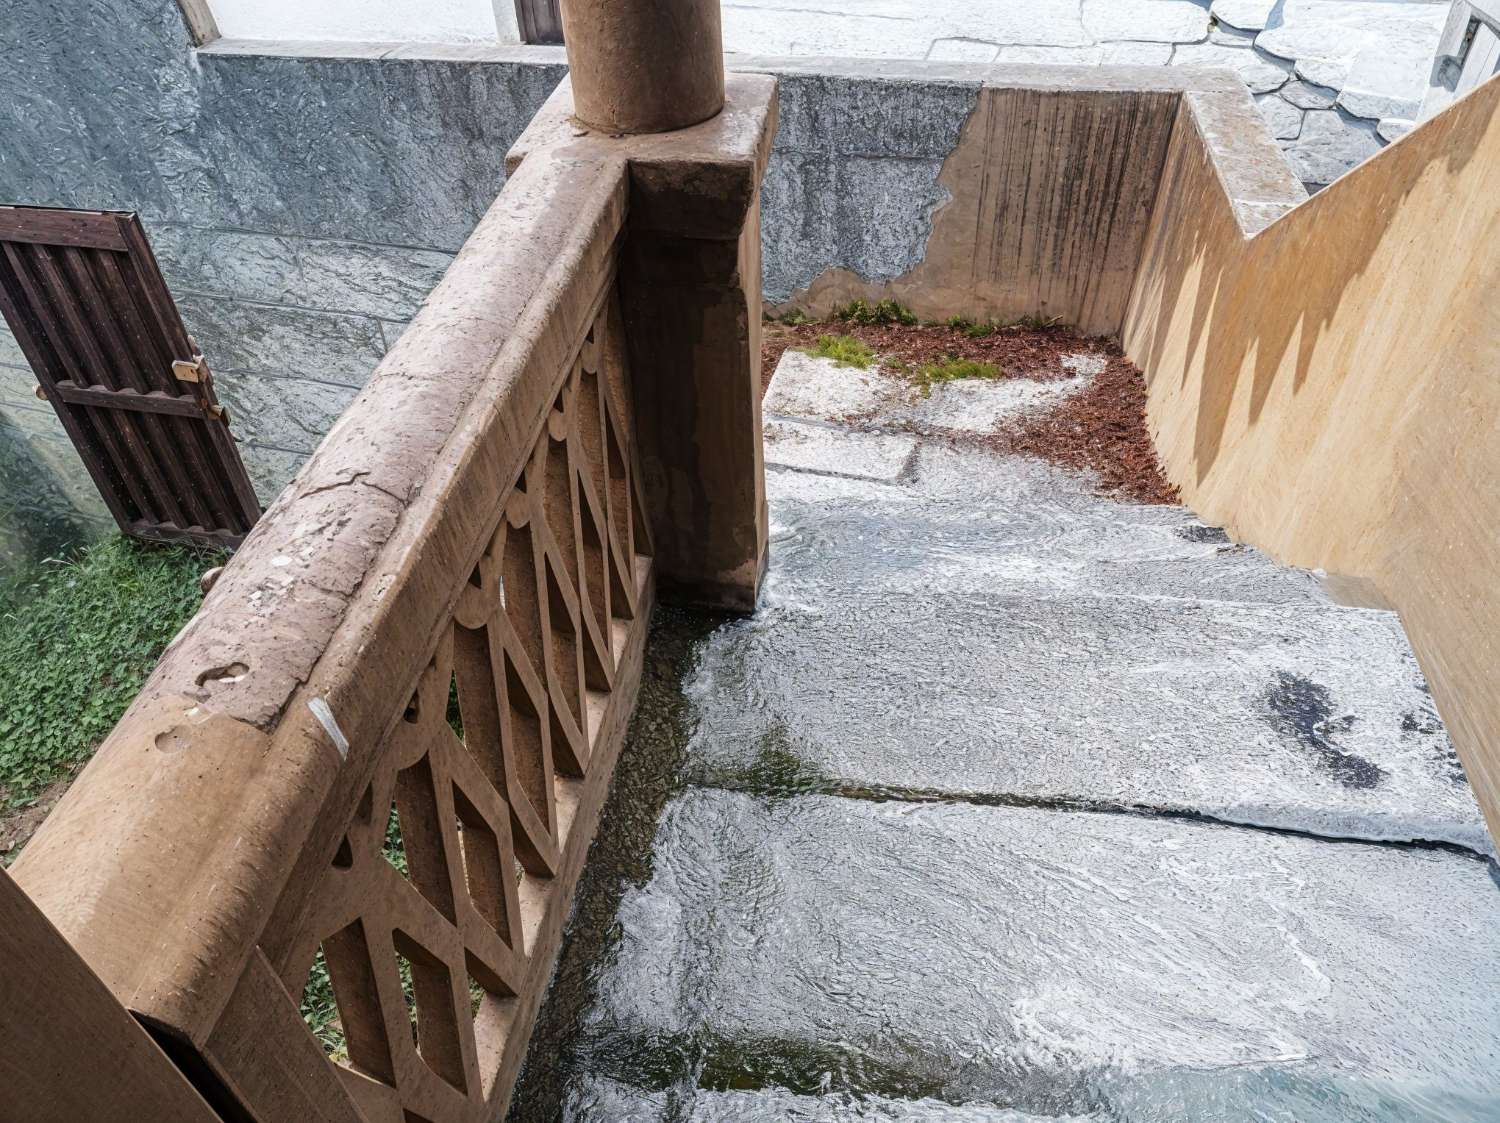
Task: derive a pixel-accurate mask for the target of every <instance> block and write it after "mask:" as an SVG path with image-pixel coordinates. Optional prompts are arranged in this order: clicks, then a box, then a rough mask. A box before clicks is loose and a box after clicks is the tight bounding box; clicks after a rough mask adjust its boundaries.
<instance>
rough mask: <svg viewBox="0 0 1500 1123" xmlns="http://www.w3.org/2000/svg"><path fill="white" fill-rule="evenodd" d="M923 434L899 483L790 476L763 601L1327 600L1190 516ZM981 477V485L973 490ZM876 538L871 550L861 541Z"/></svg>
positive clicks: (1301, 579) (784, 481)
mask: <svg viewBox="0 0 1500 1123" xmlns="http://www.w3.org/2000/svg"><path fill="white" fill-rule="evenodd" d="M941 443H942V442H941V441H939V442H936V443H934V442H928V441H924V442H923V443H922V446H921V448H920V449H919V450H918V453H917V457H916V459H915V461H914V463H913V465H912V470H911V472H910V474H909V477H907V478H905V479H903V481H902V484H903V485H902V486H901V487H891V486H889V485H887V484H884V483H882V484H876V483H873V482H868V481H858V480H841V479H835V478H832V477H827V476H814V475H808V474H797V473H789V472H781V473H778V474H776V475H775V476H774V477H773V479H772V480H771V482H770V484H768V492H769V494H770V497H771V501H772V514H773V516H774V517H775V519H776V520H777V524H776V546H775V548H774V549H773V553H775V554H776V555H777V557H778V558H779V563H778V564H776V565H773V566H772V568H771V573H770V575H769V578H768V585H767V598H768V600H767V603H768V604H769V603H785V604H804V603H808V598H809V597H819V598H835V597H836V598H840V599H842V598H845V597H855V596H857V595H859V594H860V593H861V592H867V593H869V594H870V595H872V596H873V595H879V596H882V597H886V596H890V597H894V596H896V595H898V594H899V593H901V592H902V591H903V590H910V589H911V588H913V577H914V575H917V574H920V575H921V580H920V583H919V584H918V585H917V587H920V588H922V589H924V590H930V591H931V592H933V593H943V594H952V595H965V596H967V595H979V594H983V593H994V594H996V595H1000V594H1005V595H1013V596H1024V597H1041V596H1049V595H1059V596H1089V595H1099V596H1104V595H1116V594H1138V595H1143V596H1148V597H1170V598H1175V599H1179V600H1181V599H1193V598H1208V599H1217V600H1227V601H1234V602H1237V603H1246V604H1272V605H1277V604H1282V605H1285V604H1296V605H1314V606H1326V605H1328V603H1329V602H1328V599H1327V597H1326V596H1325V595H1324V594H1323V592H1322V591H1321V589H1320V588H1319V585H1318V582H1317V581H1316V579H1315V578H1313V577H1312V576H1311V575H1309V574H1306V573H1303V572H1300V571H1297V570H1285V569H1283V568H1281V567H1279V566H1276V565H1275V564H1274V563H1272V562H1271V561H1270V560H1269V559H1267V558H1266V557H1264V556H1263V555H1261V554H1258V553H1256V552H1255V551H1254V550H1249V549H1246V548H1245V547H1242V546H1235V545H1234V544H1232V543H1230V542H1229V541H1228V539H1226V538H1225V537H1224V535H1223V533H1222V532H1221V531H1218V530H1214V529H1213V528H1210V527H1205V526H1203V525H1202V524H1201V523H1200V522H1199V521H1198V520H1197V519H1195V518H1193V517H1192V515H1191V513H1190V512H1187V511H1184V510H1181V509H1180V508H1171V507H1140V506H1134V505H1122V504H1119V503H1116V502H1114V501H1111V500H1106V499H1101V498H1098V497H1096V496H1094V495H1093V494H1091V487H1092V481H1091V479H1090V478H1089V477H1087V476H1079V475H1076V474H1072V473H1067V472H1063V471H1061V470H1060V469H1057V468H1053V467H1051V466H1049V465H1045V464H1042V463H1040V462H1037V461H1031V460H1023V459H1016V458H1009V457H1006V458H1000V457H996V456H995V455H993V454H990V453H986V452H983V451H977V450H973V449H951V450H950V449H944V448H942V447H941ZM979 480H982V481H983V486H982V487H978V486H976V481H979ZM871 542H878V543H879V544H880V548H879V549H878V550H876V551H871V550H869V549H867V548H862V547H860V546H859V545H858V544H859V543H871Z"/></svg>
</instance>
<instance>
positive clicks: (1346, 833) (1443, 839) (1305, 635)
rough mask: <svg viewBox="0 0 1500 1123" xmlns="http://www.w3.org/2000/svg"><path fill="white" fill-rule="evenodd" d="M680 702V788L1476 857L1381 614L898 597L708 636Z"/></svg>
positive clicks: (1458, 793)
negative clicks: (1422, 845) (1160, 825)
mask: <svg viewBox="0 0 1500 1123" xmlns="http://www.w3.org/2000/svg"><path fill="white" fill-rule="evenodd" d="M870 548H871V549H879V547H878V546H875V545H873V544H872V546H871V547H870ZM687 693H688V696H689V698H690V699H691V700H692V702H693V704H694V705H695V706H696V708H697V716H698V723H699V724H698V731H697V734H696V736H695V737H694V739H693V743H692V747H691V750H690V768H692V769H693V775H694V776H695V777H696V778H697V779H698V780H699V781H700V782H705V783H712V784H716V785H720V786H726V787H732V788H740V789H744V790H749V791H764V792H769V793H772V794H785V793H787V792H796V791H825V792H844V793H860V794H864V795H873V796H880V795H882V794H884V795H891V796H895V797H898V798H904V799H933V798H943V799H966V800H969V801H972V802H980V803H985V802H990V803H993V802H1014V801H1022V802H1038V803H1048V804H1050V803H1068V804H1071V803H1082V804H1085V805H1104V806H1110V807H1127V808H1148V809H1152V810H1157V811H1166V812H1172V813H1182V814H1189V815H1198V816H1206V817H1210V818H1213V819H1217V820H1223V821H1227V822H1235V823H1243V824H1252V825H1259V826H1268V827H1273V828H1278V829H1285V830H1295V831H1303V832H1309V833H1314V834H1318V835H1324V836H1331V837H1339V838H1359V839H1373V840H1412V839H1415V840H1423V841H1429V842H1440V843H1450V844H1454V845H1459V846H1464V847H1470V848H1473V849H1474V850H1476V851H1480V852H1483V853H1486V854H1488V853H1492V852H1493V846H1492V843H1491V841H1490V839H1489V836H1488V834H1487V833H1486V831H1485V828H1484V823H1483V819H1482V816H1481V813H1480V811H1479V808H1478V806H1477V804H1476V803H1475V801H1474V798H1473V795H1472V793H1471V791H1470V789H1469V786H1468V784H1467V781H1466V779H1465V777H1464V774H1463V771H1462V768H1461V766H1460V765H1459V763H1458V760H1457V757H1456V755H1455V753H1454V751H1453V747H1452V744H1451V742H1450V741H1449V739H1448V737H1447V734H1446V733H1445V732H1444V731H1443V728H1442V724H1441V722H1440V721H1439V719H1438V716H1437V713H1436V711H1435V709H1434V707H1433V703H1432V699H1431V697H1430V695H1429V694H1428V692H1427V690H1426V687H1425V684H1424V682H1423V679H1422V676H1421V672H1420V670H1419V669H1418V667H1417V664H1416V661H1415V659H1414V658H1413V657H1412V655H1411V652H1410V650H1409V648H1408V646H1407V643H1406V639H1405V636H1404V634H1403V633H1402V631H1401V628H1400V625H1399V623H1398V622H1397V620H1396V619H1395V618H1394V617H1393V616H1391V615H1390V614H1388V613H1383V612H1375V611H1370V610H1364V609H1349V608H1329V607H1316V606H1305V605H1291V606H1288V605H1274V604H1262V605H1254V604H1237V603H1223V602H1212V601H1191V600H1175V599H1160V598H1130V597H1097V596H1068V597H1050V598H1044V599H1035V598H1031V597H1026V596H986V595H982V594H951V593H946V592H935V591H933V590H932V589H931V588H930V587H927V586H926V585H925V583H924V582H922V581H921V580H916V579H914V580H913V582H912V587H911V589H910V591H908V592H899V593H890V592H886V591H884V590H875V591H872V592H870V593H869V595H867V596H865V597H863V598H846V599H845V600H843V601H838V602H833V603H830V602H829V601H828V600H827V599H825V601H823V602H821V603H818V604H815V605H812V606H804V605H801V604H794V603H787V602H785V601H783V602H782V603H774V602H773V603H771V604H769V605H767V606H765V607H763V608H762V609H761V611H760V613H759V614H758V615H757V616H756V617H754V618H752V619H748V620H743V621H739V622H736V623H734V624H731V625H728V626H726V627H724V628H721V629H719V630H718V631H717V632H715V633H714V634H713V636H712V637H711V638H710V639H709V640H708V642H707V643H706V644H705V646H704V649H703V653H702V656H701V659H700V662H699V664H698V668H697V671H696V673H695V675H694V677H693V679H692V680H691V681H690V683H689V684H688V686H687Z"/></svg>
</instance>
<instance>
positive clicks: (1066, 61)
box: [1000, 44, 1104, 66]
mask: <svg viewBox="0 0 1500 1123" xmlns="http://www.w3.org/2000/svg"><path fill="white" fill-rule="evenodd" d="M1000 61H1001V62H1041V63H1049V64H1052V65H1054V66H1098V65H1099V64H1100V63H1102V62H1103V61H1104V48H1103V47H1098V46H1087V47H1058V46H1053V45H1051V44H1047V45H1041V46H1038V45H1035V44H1015V45H1007V46H1004V47H1001V48H1000Z"/></svg>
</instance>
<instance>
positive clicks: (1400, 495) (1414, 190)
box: [1123, 81, 1500, 833]
mask: <svg viewBox="0 0 1500 1123" xmlns="http://www.w3.org/2000/svg"><path fill="white" fill-rule="evenodd" d="M1185 106H1186V111H1184V112H1183V113H1182V114H1181V116H1180V118H1179V120H1178V123H1177V127H1176V130H1175V133H1174V135H1173V139H1172V145H1171V150H1170V152H1169V155H1168V159H1167V165H1166V169H1165V174H1164V176H1163V181H1162V190H1161V194H1160V197H1159V199H1158V202H1157V206H1156V211H1155V215H1154V217H1153V219H1152V224H1151V230H1150V233H1149V235H1148V238H1147V250H1146V253H1145V255H1144V257H1143V259H1142V264H1141V269H1140V272H1139V274H1138V277H1137V281H1136V287H1135V292H1134V295H1133V297H1132V301H1131V307H1130V312H1129V314H1128V315H1127V317H1126V323H1125V329H1124V332H1123V339H1124V343H1125V346H1126V350H1127V352H1128V353H1129V354H1130V356H1131V357H1132V358H1133V359H1135V360H1136V362H1137V363H1138V364H1139V365H1140V366H1141V367H1142V369H1143V370H1144V371H1145V372H1146V377H1147V380H1148V385H1149V407H1148V411H1149V418H1150V422H1151V426H1152V431H1153V435H1154V437H1155V438H1156V441H1157V447H1158V451H1159V452H1160V454H1161V457H1162V460H1163V463H1164V464H1165V466H1166V468H1167V471H1168V474H1169V475H1170V476H1171V478H1172V480H1173V482H1175V483H1177V484H1178V485H1179V486H1180V487H1182V489H1183V494H1184V499H1185V500H1186V501H1187V502H1188V503H1190V504H1191V505H1192V506H1193V507H1194V508H1196V509H1197V510H1198V511H1199V512H1200V513H1201V514H1202V515H1203V516H1204V517H1206V518H1208V519H1210V520H1213V521H1218V522H1220V523H1222V524H1223V525H1225V526H1227V527H1228V528H1229V529H1230V531H1231V532H1232V533H1233V534H1235V535H1236V536H1237V537H1239V538H1241V539H1243V540H1246V541H1249V542H1251V543H1253V544H1255V545H1257V546H1260V547H1262V548H1264V549H1266V550H1268V551H1270V552H1271V553H1273V554H1276V555H1277V556H1279V557H1281V558H1283V559H1285V560H1287V561H1290V562H1292V563H1294V564H1299V565H1304V566H1309V567H1319V568H1323V569H1325V570H1328V571H1330V572H1332V573H1335V574H1340V575H1347V576H1349V577H1351V578H1356V579H1362V580H1364V581H1366V582H1368V583H1369V584H1371V585H1373V586H1374V588H1375V589H1376V590H1378V591H1379V593H1380V595H1381V596H1382V597H1383V598H1384V599H1385V600H1386V601H1387V602H1388V603H1390V604H1391V605H1393V606H1394V607H1395V608H1396V609H1397V610H1398V611H1399V612H1400V613H1401V616H1402V619H1403V622H1404V623H1405V625H1406V628H1407V631H1408V633H1409V634H1410V636H1411V639H1412V642H1413V646H1414V648H1415V649H1416V651H1417V654H1418V656H1419V658H1420V660H1421V662H1422V666H1423V669H1424V671H1425V672H1426V673H1427V676H1428V679H1429V680H1430V682H1431V684H1432V688H1433V692H1434V696H1435V697H1436V699H1437V701H1438V704H1439V707H1440V709H1441V711H1442V713H1443V717H1444V720H1445V721H1446V722H1447V724H1448V726H1449V729H1450V731H1451V732H1452V733H1453V736H1454V739H1455V741H1456V743H1457V744H1458V746H1459V749H1460V753H1461V755H1462V757H1463V761H1464V764H1465V767H1466V768H1467V769H1468V771H1469V775H1470V778H1471V779H1472V780H1473V783H1474V787H1475V790H1476V794H1478V796H1479V798H1480V801H1481V803H1482V804H1483V805H1484V807H1485V811H1486V814H1487V815H1488V816H1489V820H1490V824H1491V829H1492V831H1495V829H1496V827H1497V826H1500V689H1497V686H1500V683H1497V681H1496V679H1497V667H1500V651H1497V648H1496V640H1495V638H1494V637H1495V636H1496V634H1497V632H1500V535H1497V532H1496V527H1497V526H1500V487H1497V481H1500V381H1497V379H1496V377H1495V375H1496V371H1497V370H1500V254H1497V248H1500V195H1497V194H1496V192H1495V187H1494V185H1495V183H1496V182H1497V180H1500V81H1491V82H1490V83H1489V84H1488V85H1486V86H1484V87H1481V88H1480V89H1479V90H1477V91H1475V92H1474V93H1473V94H1471V95H1469V96H1468V97H1467V98H1465V99H1463V100H1461V101H1459V102H1458V103H1456V104H1455V105H1454V106H1453V107H1451V108H1450V109H1448V110H1447V111H1445V112H1444V113H1443V114H1441V115H1440V116H1438V117H1435V118H1433V119H1432V120H1430V121H1429V122H1427V123H1426V124H1424V125H1423V126H1421V127H1420V128H1418V129H1417V130H1415V131H1414V132H1412V133H1411V134H1410V135H1408V136H1407V137H1406V138H1404V139H1403V140H1401V141H1400V142H1398V143H1397V144H1395V145H1392V146H1391V147H1390V148H1388V149H1386V150H1385V151H1384V152H1382V153H1381V154H1379V155H1378V156H1376V157H1375V158H1374V159H1372V160H1371V161H1369V162H1368V163H1366V164H1364V165H1363V166H1362V167H1360V168H1358V169H1356V170H1355V171H1354V172H1352V173H1350V174H1349V175H1348V176H1346V177H1344V178H1343V179H1341V180H1339V181H1338V182H1337V183H1335V184H1333V185H1332V186H1330V187H1329V188H1328V189H1327V190H1325V191H1324V192H1322V193H1320V194H1319V195H1318V196H1316V197H1315V198H1313V199H1311V200H1309V201H1308V202H1307V203H1305V204H1303V205H1302V206H1299V207H1297V208H1296V209H1295V210H1292V211H1291V212H1290V213H1288V214H1286V215H1285V216H1284V217H1282V218H1281V219H1280V220H1279V221H1277V222H1275V223H1273V224H1272V225H1270V226H1269V227H1267V228H1266V229H1265V230H1263V231H1262V232H1260V233H1259V234H1256V235H1255V236H1254V237H1251V238H1246V236H1245V231H1244V230H1243V228H1242V226H1241V223H1240V221H1238V220H1237V219H1236V215H1235V212H1234V208H1233V206H1232V204H1231V202H1230V200H1229V199H1228V198H1227V197H1226V195H1225V191H1224V188H1223V186H1222V180H1221V176H1220V170H1221V169H1220V168H1219V166H1218V162H1217V161H1218V159H1219V158H1218V157H1217V156H1216V154H1215V151H1214V148H1215V144H1216V143H1217V140H1216V138H1214V137H1212V136H1211V135H1208V131H1207V130H1203V129H1202V128H1200V123H1199V120H1198V118H1197V116H1196V115H1195V113H1194V112H1192V103H1191V99H1189V100H1188V101H1186V102H1185ZM1496 833H1500V832H1496Z"/></svg>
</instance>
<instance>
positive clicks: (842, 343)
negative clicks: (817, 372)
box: [807, 335, 875, 370]
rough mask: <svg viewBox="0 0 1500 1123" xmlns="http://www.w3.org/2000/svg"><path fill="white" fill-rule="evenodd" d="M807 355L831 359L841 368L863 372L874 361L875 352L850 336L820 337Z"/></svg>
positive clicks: (808, 349) (808, 350)
mask: <svg viewBox="0 0 1500 1123" xmlns="http://www.w3.org/2000/svg"><path fill="white" fill-rule="evenodd" d="M807 353H808V354H809V355H816V356H818V357H819V358H822V359H832V360H833V361H834V362H836V363H838V365H839V366H841V367H859V368H860V369H861V370H864V369H865V368H866V367H868V366H869V365H870V364H871V363H873V362H874V361H875V352H874V351H871V350H870V348H869V347H868V346H867V345H866V344H865V343H864V342H863V341H862V340H859V339H855V338H854V336H852V335H820V336H818V340H817V342H816V343H814V344H813V345H812V346H811V347H809V348H807Z"/></svg>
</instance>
